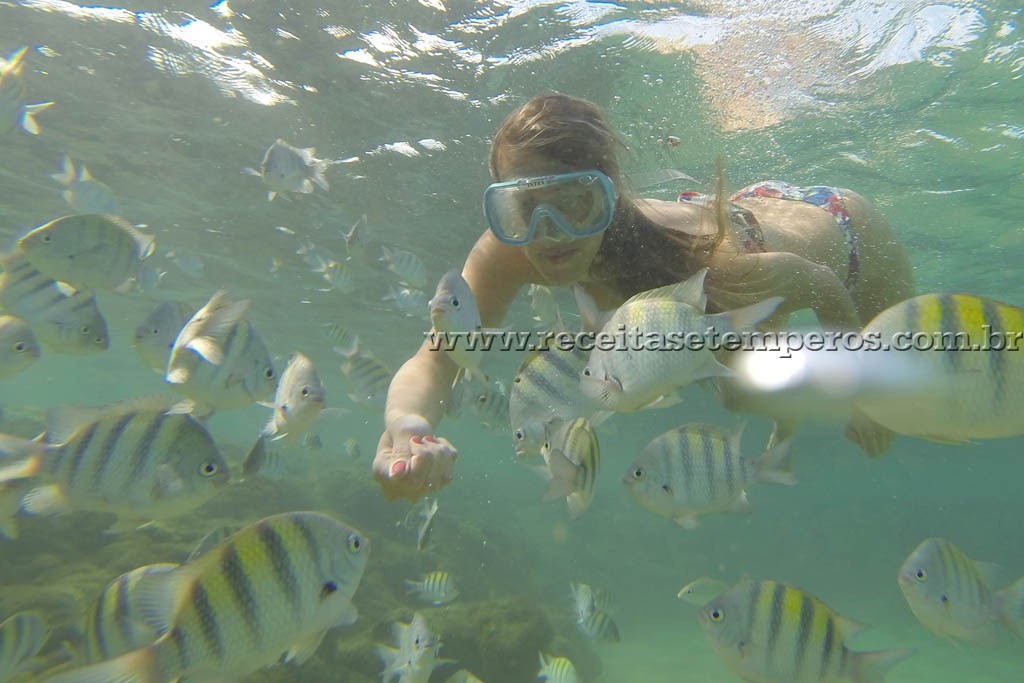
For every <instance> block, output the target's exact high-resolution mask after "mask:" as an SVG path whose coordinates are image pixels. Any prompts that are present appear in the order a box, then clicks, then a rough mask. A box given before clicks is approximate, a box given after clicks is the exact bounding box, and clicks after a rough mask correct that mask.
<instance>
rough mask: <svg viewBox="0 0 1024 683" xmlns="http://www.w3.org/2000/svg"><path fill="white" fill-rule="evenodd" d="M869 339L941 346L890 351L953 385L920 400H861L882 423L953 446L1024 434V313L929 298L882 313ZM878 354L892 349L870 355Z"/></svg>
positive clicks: (967, 299) (962, 297)
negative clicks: (977, 440)
mask: <svg viewBox="0 0 1024 683" xmlns="http://www.w3.org/2000/svg"><path fill="white" fill-rule="evenodd" d="M861 335H862V336H865V337H867V336H868V335H872V336H877V338H878V341H879V342H880V343H884V344H897V345H899V346H900V347H905V346H910V347H913V348H921V349H928V348H934V349H935V350H892V351H889V352H888V353H890V354H894V355H896V356H897V357H898V360H900V361H901V362H903V363H908V364H910V363H913V364H920V366H921V367H923V368H924V369H925V370H927V371H928V372H929V373H931V374H932V375H933V376H935V377H937V378H941V379H942V380H944V382H943V384H944V386H945V387H946V389H945V390H943V391H935V392H932V393H930V394H928V395H926V396H922V397H920V398H918V399H915V400H914V401H906V400H903V399H902V398H901V397H900V396H893V397H891V398H888V397H885V396H879V397H872V398H871V399H870V400H869V401H864V402H861V403H858V405H857V407H858V408H859V409H860V410H861V411H862V412H863V413H864V414H865V415H867V417H869V418H870V419H872V420H874V421H875V422H877V423H878V424H880V425H882V426H884V427H887V428H888V429H890V430H892V431H894V432H896V433H898V434H905V435H907V436H916V437H920V438H925V439H932V440H935V441H942V442H950V443H963V442H965V441H969V440H971V439H993V438H1002V437H1010V436H1018V435H1021V434H1024V353H1022V351H1024V308H1018V307H1016V306H1010V305H1008V304H1004V303H1001V302H999V301H994V300H992V299H985V298H982V297H978V296H972V295H970V294H923V295H921V296H917V297H914V298H912V299H908V300H906V301H903V302H901V303H898V304H896V305H895V306H892V307H890V308H888V309H886V310H884V311H882V312H881V313H879V314H878V315H877V316H876V317H875V318H874V320H872V321H871V322H869V323H868V324H867V326H866V327H865V328H864V330H863V331H862V332H861ZM956 349H967V350H956ZM970 349H977V350H970ZM876 353H883V354H884V353H886V352H884V351H878V352H874V353H869V354H868V355H869V356H872V355H875V354H876ZM869 360H870V358H869ZM877 454H878V453H875V452H869V455H877Z"/></svg>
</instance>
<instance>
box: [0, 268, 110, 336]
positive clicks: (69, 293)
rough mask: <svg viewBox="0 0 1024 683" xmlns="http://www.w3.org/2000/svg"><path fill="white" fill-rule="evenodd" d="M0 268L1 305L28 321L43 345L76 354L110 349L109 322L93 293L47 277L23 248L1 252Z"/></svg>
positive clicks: (8, 311)
mask: <svg viewBox="0 0 1024 683" xmlns="http://www.w3.org/2000/svg"><path fill="white" fill-rule="evenodd" d="M0 267H2V268H3V274H2V275H0V308H3V309H5V312H7V313H9V314H11V315H14V316H16V317H18V318H21V319H22V320H24V321H25V322H26V323H28V324H29V327H31V328H32V331H33V332H34V333H35V335H36V337H37V338H38V339H39V341H40V342H41V343H42V344H43V347H44V348H47V349H49V350H52V351H55V352H57V353H73V354H83V353H98V352H100V351H106V350H107V348H109V346H110V333H109V332H108V330H107V321H106V320H104V318H103V314H102V313H100V309H99V306H97V305H96V297H94V296H93V295H92V294H87V293H85V292H80V291H76V290H75V289H73V288H71V287H69V286H67V285H63V284H59V283H57V282H56V281H55V280H53V279H51V278H49V277H46V276H45V275H43V274H42V273H40V272H39V271H38V270H37V269H36V267H35V266H33V265H32V264H31V263H29V261H28V259H27V258H26V257H25V255H24V254H23V253H22V252H20V251H13V252H10V253H8V254H4V255H0Z"/></svg>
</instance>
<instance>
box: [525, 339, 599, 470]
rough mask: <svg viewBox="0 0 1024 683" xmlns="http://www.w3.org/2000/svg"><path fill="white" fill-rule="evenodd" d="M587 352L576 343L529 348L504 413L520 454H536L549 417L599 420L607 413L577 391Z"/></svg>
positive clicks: (596, 421)
mask: <svg viewBox="0 0 1024 683" xmlns="http://www.w3.org/2000/svg"><path fill="white" fill-rule="evenodd" d="M587 358H588V354H587V352H586V351H582V350H581V349H580V348H579V347H578V346H575V345H573V346H572V348H571V349H569V350H563V349H561V348H559V347H558V345H556V344H550V345H549V346H548V347H547V348H546V349H540V350H537V351H531V352H530V353H528V354H527V355H526V357H525V358H524V359H523V362H522V364H521V365H520V366H519V372H518V373H517V374H516V376H515V378H514V379H513V380H512V388H511V390H510V392H509V400H508V414H509V422H510V424H511V427H512V443H513V445H514V447H515V450H516V455H518V456H519V457H520V458H533V457H536V456H538V455H540V449H541V446H543V445H544V439H545V432H544V426H545V425H546V424H547V423H548V422H550V421H551V420H552V419H561V420H572V419H573V418H576V417H586V418H590V419H592V421H593V422H592V424H600V422H601V420H603V419H604V418H606V417H607V416H608V414H609V413H600V415H601V417H598V411H597V408H598V406H597V404H596V403H594V402H593V401H591V400H590V399H589V398H587V397H586V396H584V395H583V394H582V393H581V392H580V373H581V372H583V368H584V367H585V366H586V364H587Z"/></svg>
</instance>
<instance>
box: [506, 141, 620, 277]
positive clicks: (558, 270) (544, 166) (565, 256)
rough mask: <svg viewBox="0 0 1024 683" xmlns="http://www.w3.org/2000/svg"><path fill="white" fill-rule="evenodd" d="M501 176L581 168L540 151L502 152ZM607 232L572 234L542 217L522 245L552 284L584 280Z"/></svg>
mask: <svg viewBox="0 0 1024 683" xmlns="http://www.w3.org/2000/svg"><path fill="white" fill-rule="evenodd" d="M496 170H497V173H498V177H499V178H500V179H501V180H503V181H504V180H513V179H515V178H530V177H536V176H546V175H554V174H558V173H571V172H573V171H582V170H587V169H580V168H574V167H571V166H569V165H567V164H565V163H562V162H559V161H553V160H551V159H549V158H547V157H543V156H540V155H537V154H529V153H525V154H519V155H514V156H510V155H503V156H502V157H501V158H500V159H499V162H498V164H497V169H496ZM603 239H604V233H601V234H598V235H593V236H591V237H583V238H576V239H574V238H572V237H570V236H569V235H566V234H565V233H564V232H562V230H561V229H560V228H559V227H558V226H557V225H555V224H553V223H552V222H551V221H550V220H549V219H547V218H542V219H541V221H540V223H539V224H538V225H537V234H536V235H535V236H534V238H533V241H532V242H530V243H529V244H527V245H525V246H524V247H523V251H524V252H525V253H526V258H527V259H528V260H529V261H530V263H531V264H533V267H534V268H536V269H537V272H538V273H540V275H541V276H542V277H543V278H544V279H545V280H547V282H548V283H549V284H551V285H571V284H574V283H576V282H580V281H581V280H585V279H586V278H587V275H588V274H589V272H590V264H591V263H592V262H593V261H594V257H595V256H596V255H597V251H598V249H600V247H601V241H602V240H603Z"/></svg>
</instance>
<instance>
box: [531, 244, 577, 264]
mask: <svg viewBox="0 0 1024 683" xmlns="http://www.w3.org/2000/svg"><path fill="white" fill-rule="evenodd" d="M578 251H579V249H577V248H576V247H562V248H560V249H545V250H544V251H542V252H541V253H540V255H541V258H543V259H544V260H545V261H550V262H552V263H562V262H563V261H567V260H569V259H570V258H572V257H573V256H575V255H576V252H578Z"/></svg>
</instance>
